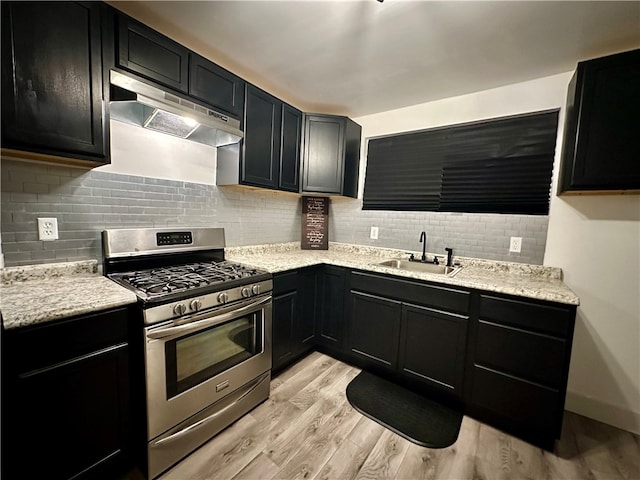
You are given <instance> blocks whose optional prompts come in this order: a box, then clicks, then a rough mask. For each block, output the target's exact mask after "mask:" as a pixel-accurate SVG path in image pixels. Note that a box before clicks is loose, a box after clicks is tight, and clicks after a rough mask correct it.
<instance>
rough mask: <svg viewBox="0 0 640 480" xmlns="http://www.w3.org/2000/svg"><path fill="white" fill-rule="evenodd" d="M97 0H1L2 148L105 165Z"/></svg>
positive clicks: (99, 28)
mask: <svg viewBox="0 0 640 480" xmlns="http://www.w3.org/2000/svg"><path fill="white" fill-rule="evenodd" d="M102 8H103V6H102V5H101V4H99V3H97V2H95V3H94V2H90V3H89V2H87V3H83V2H78V3H76V2H2V147H3V148H10V149H16V150H26V151H30V152H38V153H43V154H48V155H55V156H64V157H72V158H79V159H83V160H92V161H96V162H105V161H106V159H107V158H108V145H109V141H108V133H107V127H108V122H107V121H106V119H105V116H104V115H105V113H104V103H103V80H102V46H101V42H102V40H101V11H102Z"/></svg>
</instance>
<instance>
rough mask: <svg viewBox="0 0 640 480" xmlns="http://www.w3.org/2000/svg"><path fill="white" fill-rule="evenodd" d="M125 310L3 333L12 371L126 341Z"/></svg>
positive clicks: (44, 364)
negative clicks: (8, 350) (11, 362)
mask: <svg viewBox="0 0 640 480" xmlns="http://www.w3.org/2000/svg"><path fill="white" fill-rule="evenodd" d="M128 318H129V317H128V309H126V308H121V309H115V310H111V311H106V312H100V313H96V314H94V315H83V316H80V317H74V318H70V319H68V320H62V321H59V322H52V323H46V324H43V325H38V326H35V327H33V328H29V327H25V328H20V329H17V330H10V331H8V332H6V333H5V335H6V346H7V348H9V349H10V350H11V357H10V358H12V361H13V365H15V366H16V369H17V370H18V371H16V373H18V374H20V373H26V372H29V371H32V370H36V369H40V368H43V367H48V366H51V365H54V364H57V363H60V362H64V361H66V360H70V359H73V358H76V357H80V356H83V355H86V354H89V353H92V352H95V351H98V350H101V349H103V348H107V347H111V346H114V345H117V344H120V343H126V342H127V322H128Z"/></svg>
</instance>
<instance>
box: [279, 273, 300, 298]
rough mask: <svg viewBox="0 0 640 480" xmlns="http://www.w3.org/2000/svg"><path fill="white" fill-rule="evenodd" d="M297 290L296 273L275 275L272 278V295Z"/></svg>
mask: <svg viewBox="0 0 640 480" xmlns="http://www.w3.org/2000/svg"><path fill="white" fill-rule="evenodd" d="M297 289H298V272H297V271H296V270H294V271H293V272H286V273H276V274H275V275H274V276H273V294H274V295H279V294H281V293H286V292H291V291H294V290H297Z"/></svg>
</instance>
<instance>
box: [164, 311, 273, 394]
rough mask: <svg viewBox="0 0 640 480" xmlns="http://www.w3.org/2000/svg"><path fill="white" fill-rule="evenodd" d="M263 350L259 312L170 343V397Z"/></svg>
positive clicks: (167, 355)
mask: <svg viewBox="0 0 640 480" xmlns="http://www.w3.org/2000/svg"><path fill="white" fill-rule="evenodd" d="M261 351H262V322H261V315H260V312H257V313H253V314H251V315H247V316H244V317H241V318H237V319H234V320H231V321H229V322H226V323H223V324H220V325H216V326H213V327H210V328H207V329H205V330H201V331H199V332H196V333H192V334H190V335H185V336H184V337H181V338H178V339H176V340H173V341H170V342H167V343H166V344H165V354H166V359H167V398H171V397H174V396H176V395H178V394H179V393H182V392H184V391H186V390H188V389H190V388H192V387H194V386H196V385H198V384H199V383H202V382H204V381H206V380H208V379H209V378H211V377H214V376H216V375H218V374H219V373H222V372H224V371H225V370H227V369H229V368H231V367H233V366H234V365H237V364H239V363H241V362H243V361H245V360H247V359H248V358H251V357H253V356H254V355H257V354H259V353H261Z"/></svg>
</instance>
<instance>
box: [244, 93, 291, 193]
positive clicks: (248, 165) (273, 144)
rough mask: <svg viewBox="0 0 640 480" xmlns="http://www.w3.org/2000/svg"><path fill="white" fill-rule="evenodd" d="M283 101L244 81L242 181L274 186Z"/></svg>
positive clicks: (276, 175)
mask: <svg viewBox="0 0 640 480" xmlns="http://www.w3.org/2000/svg"><path fill="white" fill-rule="evenodd" d="M281 115H282V102H280V100H278V99H277V98H275V97H272V96H271V95H269V94H268V93H266V92H263V91H262V90H260V89H258V88H256V87H254V86H253V85H247V88H246V97H245V117H244V139H243V142H242V143H243V155H242V172H241V175H242V177H241V182H242V183H244V184H247V185H255V186H258V187H268V188H276V187H277V185H278V170H279V167H278V165H279V159H280V122H281Z"/></svg>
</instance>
